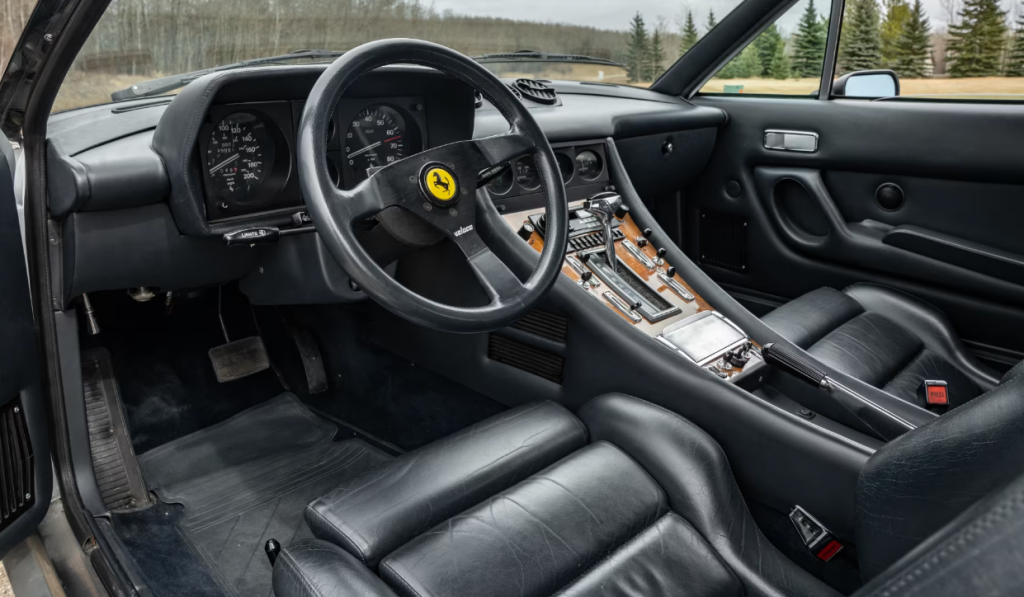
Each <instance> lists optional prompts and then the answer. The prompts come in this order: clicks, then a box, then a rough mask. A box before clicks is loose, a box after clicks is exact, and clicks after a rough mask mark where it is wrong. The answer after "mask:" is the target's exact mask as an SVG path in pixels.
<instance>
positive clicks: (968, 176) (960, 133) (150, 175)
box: [0, 0, 1024, 597]
mask: <svg viewBox="0 0 1024 597" xmlns="http://www.w3.org/2000/svg"><path fill="white" fill-rule="evenodd" d="M87 4H88V1H87V0H86V1H85V2H84V4H83V6H84V5H87ZM791 5H792V2H789V3H787V2H780V1H778V0H746V1H745V2H743V3H741V4H740V5H739V6H738V7H737V8H736V9H734V10H733V11H732V12H731V13H729V14H728V15H727V16H726V17H725V18H724V19H723V21H722V23H721V24H720V25H719V26H718V27H717V28H715V29H712V30H711V31H710V32H709V33H708V34H707V35H706V36H705V37H704V38H703V40H702V41H701V42H700V44H699V45H698V46H696V47H695V48H694V50H692V51H691V52H689V53H687V54H686V55H685V57H684V58H683V59H681V60H680V61H678V62H676V63H675V64H674V65H672V66H671V67H669V68H668V70H667V72H666V73H665V74H664V75H663V76H662V77H661V78H660V79H658V81H657V82H655V83H654V84H653V85H652V86H651V87H650V88H649V89H644V88H638V87H631V86H626V85H614V84H608V83H587V82H578V81H559V80H538V79H529V78H519V79H511V78H499V77H496V76H495V75H494V74H492V73H491V72H490V71H488V70H487V69H485V68H484V67H483V66H481V64H479V63H478V62H475V61H474V60H471V59H470V58H467V57H466V56H465V55H463V54H461V53H459V52H456V51H454V50H451V49H448V48H446V47H444V46H441V45H438V44H434V43H431V42H427V41H421V40H413V39H381V40H377V41H372V42H369V43H366V44H363V45H360V46H358V47H356V48H354V49H351V50H348V51H346V52H344V53H343V54H340V56H339V57H337V59H333V58H332V60H331V61H328V62H323V63H316V64H286V65H278V64H275V65H251V66H246V67H242V68H232V69H230V70H215V71H212V72H209V73H206V74H203V75H202V76H198V77H195V78H193V79H192V80H191V81H190V82H188V84H187V85H185V86H183V87H182V88H181V89H180V90H178V91H177V92H176V93H175V94H173V95H156V96H154V97H141V96H140V97H137V98H135V97H125V98H123V99H121V101H117V102H115V103H107V104H102V105H96V106H91V107H82V108H78V109H74V110H68V111H65V112H57V113H53V114H50V112H49V109H48V106H49V103H47V100H48V101H49V102H50V103H52V101H53V98H54V96H55V94H56V92H57V89H58V87H59V85H60V81H61V78H62V73H63V71H62V70H61V69H62V68H63V69H64V70H66V69H67V67H68V64H69V63H70V60H71V59H73V57H74V55H75V54H76V49H77V47H79V46H80V45H81V43H82V40H83V39H84V38H85V37H86V36H87V35H88V32H89V31H90V29H91V26H92V23H93V21H94V20H95V18H98V17H85V16H82V13H76V14H78V16H77V17H75V19H71V20H68V21H67V22H66V23H65V24H64V29H63V30H62V31H63V33H61V35H60V36H59V39H57V40H51V41H53V45H52V46H49V47H50V50H46V51H50V52H52V53H53V56H52V57H47V56H45V55H44V54H45V51H44V50H38V51H39V52H41V53H40V54H31V52H30V49H31V48H26V49H25V52H27V53H26V54H25V56H26V58H25V60H24V61H23V62H22V63H21V66H20V67H19V68H23V69H27V70H32V69H36V70H32V72H33V73H35V74H34V75H33V77H34V78H29V77H23V79H24V80H25V81H29V80H30V79H31V81H32V85H31V86H27V87H23V88H22V89H23V91H24V90H29V91H31V93H28V92H24V93H22V94H21V95H17V96H11V97H13V98H14V99H11V97H6V96H4V98H3V99H5V100H10V101H11V102H13V103H11V104H10V105H11V106H16V105H17V102H19V101H20V102H22V104H23V105H24V109H19V110H15V109H14V108H11V109H10V110H7V109H6V108H5V110H7V111H5V132H7V131H8V129H9V128H10V126H9V123H15V124H17V128H18V130H19V131H20V132H21V134H22V135H23V136H22V137H21V141H20V144H19V148H18V150H19V151H20V152H21V155H20V158H18V159H17V160H16V158H15V154H14V150H13V149H12V147H11V145H10V144H9V143H7V142H2V143H0V145H3V147H4V155H5V158H6V159H4V160H0V197H2V199H3V201H2V205H0V225H2V226H3V232H4V234H0V251H3V255H4V257H3V259H2V260H0V261H2V263H0V275H2V277H3V289H4V290H3V291H2V292H0V295H2V297H0V319H2V320H3V325H0V330H2V331H0V343H2V346H3V347H4V349H3V350H4V352H5V355H4V357H3V358H2V359H0V361H2V371H0V373H2V375H0V387H2V388H3V391H4V392H6V394H4V395H3V397H4V399H6V400H7V402H5V403H4V404H3V406H2V407H0V459H2V462H3V466H2V469H3V474H2V475H0V489H2V491H0V493H3V496H2V499H0V502H2V504H0V506H2V509H3V521H2V523H0V551H3V552H5V553H14V554H24V553H29V552H24V551H18V550H29V551H31V550H32V549H36V550H44V551H45V552H46V556H45V557H46V559H47V560H48V561H49V560H52V562H53V563H52V566H53V569H54V573H55V574H56V575H57V576H60V577H61V578H63V579H65V580H64V584H65V585H69V586H67V587H65V588H67V594H69V595H93V594H96V595H99V594H109V595H140V596H155V597H170V596H179V595H188V596H190V597H206V596H210V597H221V596H233V595H241V596H248V595H277V596H278V597H299V596H303V597H314V596H317V597H335V596H338V597H341V596H350V595H361V596H362V595H369V596H395V595H403V596H427V595H432V596H441V595H451V596H472V595H488V596H499V595H509V596H517V595H518V596H547V595H581V596H582V595H588V596H589V595H608V596H611V595H616V596H627V595H634V596H638V595H648V596H653V595H693V596H701V597H704V596H719V595H721V596H726V595H737V596H738V595H748V596H755V595H757V596H790V597H818V596H822V597H825V596H832V595H853V594H856V595H858V596H867V595H871V596H883V595H887V596H892V595H936V596H945V595H1014V594H1020V593H1019V592H1020V591H1021V590H1022V588H1024V574H1022V572H1021V569H1022V568H1021V566H1020V563H1021V558H1022V555H1021V554H1024V512H1022V509H1024V508H1022V505H1024V477H1021V475H1022V474H1024V433H1022V425H1024V375H1022V373H1024V368H1022V367H1021V366H1020V363H1021V362H1022V359H1024V334H1022V333H1020V332H1021V330H1024V307H1022V305H1024V257H1021V256H1022V255H1024V236H1021V235H1020V234H1019V225H1018V220H1017V217H1016V216H1015V215H1014V214H1017V212H1019V211H1020V210H1021V208H1020V207H1019V206H1018V205H1017V204H1018V203H1019V199H1020V196H1021V191H1022V188H1024V187H1022V186H1021V185H1022V184H1024V180H1022V179H1021V172H1022V170H1021V168H1020V160H1019V157H1020V151H1019V147H1020V141H1019V140H1020V138H1021V137H1022V136H1024V109H1022V108H1021V106H1020V104H1013V103H989V104H984V105H978V104H965V103H955V102H947V103H943V102H933V103H927V102H925V103H911V102H903V101H866V100H857V99H842V98H839V99H836V97H835V96H834V95H833V94H830V93H829V92H828V89H829V88H832V87H831V86H832V85H833V81H832V72H831V70H830V69H831V67H830V66H827V67H826V69H825V71H826V72H825V73H823V75H822V84H823V87H822V89H823V90H824V91H823V92H822V93H818V94H816V96H815V97H808V98H803V99H799V100H794V99H791V98H772V97H761V98H757V101H750V100H751V98H745V97H739V96H729V95H720V94H719V95H716V94H696V91H697V90H698V89H700V87H701V85H702V84H703V83H704V82H705V81H706V80H707V79H708V78H709V77H710V76H711V75H712V74H713V73H714V72H715V71H716V70H717V68H718V67H720V66H721V65H722V64H723V63H724V62H725V61H727V60H728V59H729V58H731V57H732V56H733V55H735V54H736V53H737V52H739V50H740V49H742V47H743V45H744V42H745V41H749V40H750V39H752V38H753V37H754V36H756V35H757V34H758V33H759V32H760V31H761V30H763V29H764V28H765V27H766V26H767V25H768V24H770V23H771V22H772V21H773V20H774V18H775V17H777V16H778V15H779V14H781V12H783V11H785V10H786V9H787V8H788V7H789V6H791ZM838 6H839V7H840V12H841V7H842V2H839V3H838ZM54 10H56V9H54ZM58 12H59V11H58ZM45 16H46V15H43V14H35V15H33V17H32V18H33V19H37V17H38V19H37V20H34V21H31V22H30V26H29V28H28V29H27V30H26V31H27V32H26V34H25V35H26V37H25V39H29V40H31V39H35V38H33V37H32V36H33V35H35V34H36V33H39V35H42V34H43V33H42V32H44V31H48V30H47V29H45V26H44V25H45V22H46V21H44V20H43V18H44V17H45ZM33 24H35V25H38V27H37V28H33ZM834 26H835V28H836V30H838V23H836V24H835V25H834ZM836 43H837V42H836V41H835V40H832V41H830V45H829V50H828V51H827V52H826V55H825V56H826V58H825V60H826V64H828V62H829V61H830V60H832V61H834V58H835V50H836ZM33 51H34V50H33ZM30 58H31V59H30ZM9 75H10V71H9V73H8V76H9ZM6 80H7V78H6V77H5V81H6ZM25 85H29V84H28V83H26V84H25ZM833 91H834V88H833ZM34 102H38V105H39V106H45V107H46V109H42V108H40V107H37V104H36V103H34ZM16 178H17V179H19V180H20V181H22V182H21V185H19V186H20V190H19V191H18V192H19V193H23V199H22V200H21V201H20V203H19V201H18V200H16V199H15V179H16ZM1018 215H1019V214H1018ZM21 222H23V223H24V224H23V226H24V231H23V232H22V231H21V227H22V223H21ZM23 236H24V241H23V240H22V238H23ZM23 246H24V249H25V252H26V254H27V259H26V258H24V257H23V253H22V247H23ZM26 280H29V282H30V283H29V284H26V283H25V281H26ZM37 342H38V345H39V347H40V348H39V350H38V351H37V350H35V348H34V346H36V343H37ZM7 396H10V397H11V398H10V399H7V398H6V397H7ZM51 493H52V494H53V495H54V496H55V500H58V501H51V500H49V499H48V496H49V495H50V494H51ZM22 494H24V495H22ZM57 503H59V504H60V508H59V509H55V506H54V504H57ZM37 527H38V531H37V530H36V529H37ZM33 533H38V536H41V540H40V541H39V542H38V545H37V546H36V547H32V546H31V545H30V546H29V547H25V543H24V542H23V539H24V538H25V537H27V536H29V535H32V536H37V535H33ZM68 542H70V544H71V545H72V547H73V549H67V548H66V547H64V548H59V547H58V546H60V545H65V546H66V545H67V544H68ZM11 550H14V551H11ZM18 557H23V558H24V557H27V556H24V555H21V556H18ZM8 561H11V560H5V563H7V562H8ZM69 578H74V579H76V580H75V582H74V583H69V582H68V581H67V579H69ZM70 585H75V587H71V586H70ZM90 591H93V592H90ZM100 591H102V592H100ZM54 594H56V593H54Z"/></svg>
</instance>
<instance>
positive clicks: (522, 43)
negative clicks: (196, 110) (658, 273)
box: [6, 0, 741, 110]
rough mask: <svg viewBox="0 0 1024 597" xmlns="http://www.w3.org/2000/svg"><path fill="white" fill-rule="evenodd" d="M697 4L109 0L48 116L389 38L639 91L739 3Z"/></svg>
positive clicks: (523, 72)
mask: <svg viewBox="0 0 1024 597" xmlns="http://www.w3.org/2000/svg"><path fill="white" fill-rule="evenodd" d="M6 1H7V2H8V3H10V2H16V1H21V0H6ZM694 1H699V2H700V3H701V4H700V7H701V8H700V9H698V8H696V7H695V8H694V9H693V10H692V11H689V12H686V11H682V12H681V14H682V15H683V16H682V17H681V18H677V15H676V12H677V11H679V10H680V8H679V5H678V4H666V3H665V2H664V1H663V0H558V1H557V2H555V1H552V0H517V1H516V2H494V1H493V0H290V1H288V2H279V1H278V0H112V1H111V3H110V5H109V7H108V8H107V10H106V12H105V13H104V15H103V16H102V18H101V19H100V21H99V23H98V24H97V26H96V28H95V30H94V31H93V32H92V33H91V35H90V36H89V39H88V40H87V41H86V43H85V45H84V47H83V49H82V51H81V52H80V53H79V55H78V57H77V59H76V60H75V62H74V64H73V66H72V68H71V70H70V72H69V73H68V76H67V77H66V79H65V81H64V84H63V86H62V87H61V90H60V93H59V95H58V97H57V101H56V104H55V106H54V109H55V110H66V109H69V108H75V107H79V106H85V105H91V104H98V103H105V102H109V101H111V94H116V95H117V96H118V97H121V96H123V95H125V94H123V93H117V92H119V91H121V90H125V89H127V88H129V87H131V86H132V85H134V84H136V83H138V82H141V81H146V80H152V79H156V78H160V77H169V76H172V75H175V74H180V73H186V72H190V71H195V70H198V69H206V68H211V67H218V66H222V65H228V64H233V63H237V62H240V61H243V60H250V59H253V58H259V57H268V56H277V55H280V54H284V53H288V52H293V51H295V50H300V49H309V48H317V49H323V50H330V51H345V50H349V49H351V48H354V47H356V46H358V45H360V44H362V43H365V42H368V41H373V40H377V39H385V38H392V37H410V38H417V39H424V40H428V41H433V42H437V43H440V44H443V45H445V46H448V47H451V48H453V49H455V50H458V51H459V52H462V53H464V54H466V55H469V56H474V57H485V56H486V58H480V62H481V63H482V64H485V66H486V67H487V68H489V69H490V70H491V71H492V72H494V73H496V74H497V75H499V76H501V77H510V78H515V77H531V78H538V79H554V80H559V79H561V80H570V81H594V82H604V83H614V84H623V85H637V86H648V85H650V84H651V83H652V82H653V81H654V80H655V79H657V78H658V77H659V76H660V75H661V74H662V73H663V72H664V71H665V70H666V69H667V68H668V67H669V66H670V65H671V64H672V63H673V62H675V61H676V60H677V59H678V58H679V56H680V55H681V52H683V51H685V49H687V48H689V47H690V46H692V45H693V42H694V41H695V40H696V39H697V38H699V37H700V35H701V34H703V33H705V32H706V30H707V29H708V28H709V27H713V26H714V25H715V23H716V22H717V20H718V19H720V18H722V17H724V16H725V15H726V14H728V13H729V12H730V11H731V10H732V9H733V8H735V6H737V5H739V4H740V2H741V0H694ZM687 15H689V17H690V19H697V20H696V21H692V22H689V23H688V22H687V20H686V16H687ZM677 21H678V24H677ZM687 24H689V27H688V28H686V27H684V26H685V25H687ZM496 54H497V56H496ZM567 55H568V56H567ZM581 57H584V58H583V59H581ZM330 59H332V58H331V57H321V58H320V60H330ZM296 61H297V60H296V59H293V60H292V63H294V62H296ZM302 61H303V62H307V63H308V62H310V59H309V58H306V59H303V60H302ZM139 88H145V86H140V87H139ZM168 92H173V90H164V91H162V92H161V93H168ZM127 95H133V94H132V93H128V94H127Z"/></svg>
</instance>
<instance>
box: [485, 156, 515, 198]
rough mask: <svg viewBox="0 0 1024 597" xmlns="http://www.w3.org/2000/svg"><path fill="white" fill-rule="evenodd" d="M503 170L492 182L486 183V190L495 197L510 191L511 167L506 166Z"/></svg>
mask: <svg viewBox="0 0 1024 597" xmlns="http://www.w3.org/2000/svg"><path fill="white" fill-rule="evenodd" d="M506 166H508V167H506V168H505V170H503V171H502V173H501V174H499V175H498V176H496V177H495V178H494V180H492V181H491V182H489V183H487V188H488V189H490V191H491V192H492V193H494V194H495V195H504V194H505V193H507V192H509V191H511V190H512V180H513V178H514V177H513V175H512V167H511V166H510V165H508V164H506Z"/></svg>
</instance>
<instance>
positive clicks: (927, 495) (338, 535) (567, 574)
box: [274, 375, 1024, 597]
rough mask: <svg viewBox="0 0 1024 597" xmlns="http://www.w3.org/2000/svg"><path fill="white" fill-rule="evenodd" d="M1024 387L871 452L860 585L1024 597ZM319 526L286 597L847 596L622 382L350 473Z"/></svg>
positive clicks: (277, 585)
mask: <svg viewBox="0 0 1024 597" xmlns="http://www.w3.org/2000/svg"><path fill="white" fill-rule="evenodd" d="M1022 389H1024V375H1018V376H1015V377H1013V378H1012V379H1011V380H1009V381H1008V382H1007V383H1006V384H1004V386H1003V387H1002V388H1001V389H1000V390H997V391H995V392H992V393H991V394H989V395H988V396H987V397H985V398H984V399H981V400H977V401H975V402H973V403H971V404H969V405H966V406H964V407H962V408H960V409H957V410H956V411H954V412H952V413H950V414H949V415H948V416H946V417H943V418H941V419H937V420H936V421H935V422H934V423H931V424H929V425H926V426H924V427H921V428H919V429H916V430H914V431H911V432H909V433H907V434H905V435H903V436H901V437H900V438H898V439H896V440H894V441H892V442H890V443H889V444H887V445H886V446H884V447H883V448H882V449H880V450H879V451H878V452H877V453H876V454H875V455H874V456H873V457H872V458H871V459H870V460H869V461H868V464H867V466H866V467H865V470H864V471H863V472H862V474H861V479H860V482H859V484H858V495H857V500H858V515H857V521H856V522H857V529H856V543H857V546H858V550H857V551H858V554H859V556H860V560H861V570H862V574H863V576H864V578H865V580H869V579H870V582H869V583H868V585H867V586H865V587H863V588H862V589H861V590H860V591H858V592H857V593H856V595H857V596H858V597H867V596H871V597H883V596H888V597H892V596H899V595H921V596H923V595H928V596H931V597H952V596H954V595H956V596H962V595H975V594H984V595H990V596H993V597H995V596H1002V595H1007V596H1009V595H1019V594H1022V593H1024V575H1022V574H1021V573H1020V570H1021V569H1022V568H1021V563H1022V562H1021V561H1022V560H1024V555H1022V554H1024V477H1022V478H1019V479H1017V477H1018V476H1019V475H1020V473H1021V472H1022V471H1024V401H1021V400H1019V399H1017V397H1018V396H1019V395H1020V391H1021V390H1022ZM1014 479H1017V480H1016V481H1014ZM986 496H987V497H986ZM307 521H308V522H309V523H310V526H311V528H312V530H313V533H314V535H315V536H316V537H318V538H317V539H314V540H307V541H303V542H299V543H297V544H296V545H294V546H292V547H290V548H287V549H285V550H284V551H283V552H282V553H281V556H280V557H279V559H278V561H277V564H276V565H275V566H274V591H275V594H276V595H277V596H278V597H341V596H346V597H347V596H352V595H360V596H362V595H367V596H389V597H393V596H395V595H406V596H418V597H420V596H421V597H426V596H428V595H429V596H434V595H437V596H441V595H451V596H460V597H470V596H474V595H486V596H488V597H490V596H499V597H500V596H503V595H515V596H517V597H519V596H527V597H531V596H539V595H574V596H576V595H580V596H582V595H607V596H612V595H616V596H648V597H658V596H663V595H664V596H668V595H687V596H691V595H692V596H708V597H710V596H719V595H722V596H725V595H729V596H732V595H737V596H738V595H748V596H768V595H774V596H789V597H803V596H821V597H826V596H830V597H834V596H836V595H838V593H837V592H836V591H834V590H833V589H831V588H830V587H828V586H826V585H824V584H823V583H821V582H820V581H818V580H817V579H816V578H814V577H812V576H811V575H809V574H808V573H806V572H805V571H804V570H803V569H801V568H799V567H797V566H796V565H795V564H793V563H792V562H791V561H789V560H788V559H786V558H785V557H784V556H782V555H781V554H780V553H779V552H778V551H777V550H776V549H775V548H774V547H773V546H772V545H771V544H770V543H769V542H768V541H767V540H766V539H765V537H764V536H763V535H762V534H761V532H760V531H759V530H758V528H757V527H756V526H755V524H754V522H753V520H752V519H751V517H750V514H749V512H748V510H747V507H746V505H745V502H744V501H743V498H742V496H741V495H740V492H739V490H738V488H737V486H736V483H735V481H734V480H733V477H732V475H731V473H730V470H729V464H728V462H727V461H726V458H725V455H724V454H723V452H722V450H721V449H720V448H719V446H718V445H717V444H716V443H715V442H714V440H712V439H711V438H710V437H709V436H708V435H707V434H705V433H704V432H703V431H701V430H700V429H698V428H696V427H694V426H693V425H692V424H690V423H689V422H687V421H686V420H684V419H683V418H681V417H679V416H678V415H675V414H673V413H670V412H668V411H666V410H664V409H662V408H660V407H658V406H655V405H653V404H650V403H648V402H645V401H642V400H638V399H636V398H631V397H627V396H621V395H608V396H602V397H599V398H596V399H594V400H592V401H590V402H588V403H587V404H586V405H584V406H583V407H582V408H581V409H580V411H579V412H578V418H577V417H575V416H573V415H572V414H570V413H569V412H568V411H566V410H565V409H563V408H562V407H560V406H557V405H555V404H552V403H543V404H535V405H528V406H524V407H520V408H516V409H513V410H510V411H507V412H506V413H503V414H502V415H499V416H497V417H494V418H492V419H489V420H487V421H484V422H483V423H480V424H478V425H476V426H473V427H471V428H469V429H467V430H464V431H462V432H460V433H458V434H455V435H453V436H451V437H448V438H446V439H444V440H441V441H439V442H435V443H434V444H430V445H428V446H425V447H423V448H420V449H418V450H416V451H413V452H410V453H408V454H405V455H403V456H401V457H399V458H397V459H395V460H394V461H392V462H391V463H389V464H387V465H384V466H383V467H381V468H379V469H376V470H373V471H370V472H367V473H365V474H363V475H362V476H360V477H357V478H355V479H352V480H350V481H349V482H347V483H346V484H345V485H344V486H342V487H339V488H338V489H337V490H335V491H333V492H331V493H330V494H328V495H326V496H323V497H321V498H319V499H317V500H315V501H314V502H312V503H311V504H310V505H309V507H308V509H307ZM897 560H899V562H898V563H896V562H897ZM894 563H896V565H893V564H894ZM979 591H980V592H979Z"/></svg>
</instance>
